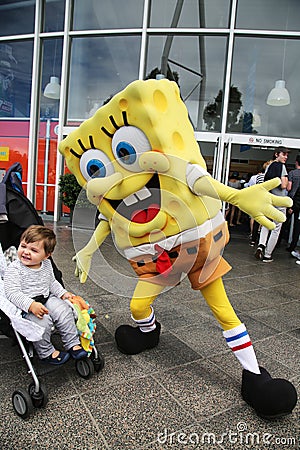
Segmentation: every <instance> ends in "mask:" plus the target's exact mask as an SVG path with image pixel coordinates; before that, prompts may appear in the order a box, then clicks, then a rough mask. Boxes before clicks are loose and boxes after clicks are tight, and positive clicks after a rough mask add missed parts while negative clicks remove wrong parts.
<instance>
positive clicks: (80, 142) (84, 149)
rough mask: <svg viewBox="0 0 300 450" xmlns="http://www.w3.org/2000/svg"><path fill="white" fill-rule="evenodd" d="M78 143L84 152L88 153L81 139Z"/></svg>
mask: <svg viewBox="0 0 300 450" xmlns="http://www.w3.org/2000/svg"><path fill="white" fill-rule="evenodd" d="M77 142H78V144H79V145H80V147H81V148H82V150H83V151H84V152H86V151H87V148H85V146H84V145H83V143H82V140H81V139H77Z"/></svg>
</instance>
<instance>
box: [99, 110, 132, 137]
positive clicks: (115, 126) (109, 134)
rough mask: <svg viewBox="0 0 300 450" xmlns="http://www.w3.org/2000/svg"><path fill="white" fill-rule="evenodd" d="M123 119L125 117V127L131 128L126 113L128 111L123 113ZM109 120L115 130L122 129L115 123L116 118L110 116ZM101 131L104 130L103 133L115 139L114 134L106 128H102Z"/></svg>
mask: <svg viewBox="0 0 300 450" xmlns="http://www.w3.org/2000/svg"><path fill="white" fill-rule="evenodd" d="M122 117H123V122H124V125H125V126H126V127H129V123H128V120H127V113H126V111H122ZM109 120H110V121H111V123H112V125H113V126H114V128H115V129H116V130H119V129H120V127H119V125H117V123H116V121H115V119H114V117H113V116H112V115H111V116H109ZM101 130H102V131H103V133H105V134H106V135H107V136H108V137H110V138H113V136H114V133H110V132H109V131H108V130H107V129H106V128H105V127H101Z"/></svg>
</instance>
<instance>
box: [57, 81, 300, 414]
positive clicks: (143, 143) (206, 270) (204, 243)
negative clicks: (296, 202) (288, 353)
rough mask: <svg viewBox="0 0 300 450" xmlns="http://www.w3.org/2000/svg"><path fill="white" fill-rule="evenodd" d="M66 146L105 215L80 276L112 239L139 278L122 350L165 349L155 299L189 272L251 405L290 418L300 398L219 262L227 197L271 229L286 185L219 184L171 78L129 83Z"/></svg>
mask: <svg viewBox="0 0 300 450" xmlns="http://www.w3.org/2000/svg"><path fill="white" fill-rule="evenodd" d="M59 149H60V152H61V153H62V154H63V155H64V157H65V159H66V163H67V166H68V168H69V169H70V171H71V172H72V173H73V174H74V175H75V176H76V178H77V180H78V182H79V183H80V185H81V186H83V187H84V188H85V189H86V191H87V197H88V199H89V201H90V202H91V203H93V204H94V205H96V206H97V207H98V209H99V211H100V213H101V214H100V218H101V220H100V223H99V225H98V226H97V228H96V230H95V232H94V234H93V237H92V238H91V239H90V241H89V242H88V244H87V245H86V246H85V247H84V248H83V249H82V250H80V251H79V252H78V253H77V254H76V256H75V257H74V259H75V260H76V264H77V265H76V272H75V273H76V275H77V276H79V278H80V281H81V282H82V283H84V282H85V281H86V279H87V276H88V273H89V270H90V265H91V259H92V255H93V253H94V252H95V251H96V250H97V249H98V247H99V246H100V245H101V244H102V242H103V241H104V239H105V238H106V236H107V235H108V234H109V233H112V234H113V237H114V241H115V245H116V246H117V247H118V249H119V251H120V252H122V253H123V255H124V256H125V257H126V258H127V259H128V261H129V262H130V264H131V265H132V267H133V269H134V270H135V272H136V274H137V275H138V277H139V278H138V282H137V285H136V288H135V291H134V294H133V297H132V299H131V303H130V310H131V315H132V319H133V320H134V322H135V326H129V325H121V326H120V327H119V328H118V329H117V330H116V333H115V339H116V343H117V347H118V349H119V350H120V351H121V352H123V353H125V354H137V353H140V352H142V351H144V350H146V349H150V348H153V347H155V346H157V345H158V342H159V336H160V324H159V323H158V322H157V321H156V319H155V314H154V309H153V306H152V304H153V301H154V300H155V298H156V297H157V296H158V295H159V294H160V292H161V291H162V290H163V289H164V288H165V287H166V286H175V285H176V284H177V283H178V282H179V281H180V279H181V277H182V274H183V273H184V274H187V276H188V278H189V280H190V282H191V286H192V288H193V289H196V290H199V291H200V292H201V294H202V295H203V297H204V298H205V300H206V302H207V303H208V305H209V307H210V308H211V311H212V313H213V315H214V316H215V317H216V319H217V320H218V322H219V323H220V325H221V326H222V328H223V330H224V331H223V335H224V337H225V339H226V341H227V344H228V345H229V347H230V348H231V349H232V351H233V352H234V354H235V356H236V357H237V358H238V360H239V361H240V363H241V364H242V367H243V377H242V396H243V398H244V400H245V401H246V402H247V403H248V404H249V405H251V406H252V407H253V408H254V409H255V410H256V412H257V414H259V415H261V416H263V417H267V418H274V417H280V416H282V415H285V414H288V413H290V412H291V411H292V409H293V408H294V406H295V404H296V401H297V394H296V391H295V388H294V386H293V385H292V384H291V383H290V382H288V381H287V380H284V379H273V378H272V377H271V376H270V374H269V373H268V372H267V371H266V370H265V369H264V368H261V367H259V365H258V363H257V360H256V356H255V353H254V349H253V347H252V344H251V340H250V337H249V335H248V332H247V330H246V327H245V325H244V324H242V323H241V322H240V320H239V319H238V317H237V316H236V314H235V312H234V310H233V308H232V306H231V304H230V302H229V300H228V298H227V295H226V292H225V289H224V286H223V282H222V276H223V275H224V274H226V273H227V272H228V271H229V270H230V269H231V267H230V266H229V264H228V263H227V262H226V261H225V260H224V258H223V257H222V251H223V248H224V246H225V245H226V243H227V242H228V239H229V235H228V230H227V224H226V222H225V220H224V217H223V215H222V213H221V201H224V202H228V203H231V204H233V205H236V206H237V207H238V208H240V209H241V210H243V211H245V212H246V213H247V214H249V215H250V216H251V217H253V218H254V219H255V220H256V221H258V222H259V223H261V224H262V225H265V226H267V227H269V228H270V229H271V228H272V227H273V226H274V223H273V222H272V219H274V220H277V221H284V220H285V217H284V215H283V214H282V213H281V212H280V211H278V210H277V209H276V208H274V206H286V207H288V206H290V205H291V201H290V199H288V198H286V197H276V196H274V195H272V194H271V193H269V190H271V189H273V188H274V187H275V186H277V185H278V184H279V182H280V180H279V179H273V180H269V181H267V182H265V183H262V184H258V185H255V186H251V187H249V188H247V189H243V190H236V189H232V188H230V187H228V186H225V185H223V184H222V183H220V182H218V181H217V180H215V179H213V178H212V177H211V176H210V175H209V173H208V172H207V170H206V165H205V161H204V159H203V157H202V155H201V152H200V149H199V146H198V143H197V141H196V140H195V137H194V130H193V128H192V125H191V123H190V121H189V118H188V113H187V109H186V107H185V105H184V103H183V102H182V100H181V98H180V93H179V89H178V86H177V85H176V83H174V82H170V81H168V80H166V79H163V80H148V81H135V82H133V83H131V84H130V85H129V86H127V87H126V89H124V90H123V91H122V92H120V93H118V94H116V95H115V96H114V97H113V98H112V99H111V100H110V101H109V102H108V103H107V104H106V105H104V106H102V107H101V108H100V109H99V110H98V111H97V112H96V113H95V114H94V116H93V117H92V118H90V119H88V120H86V121H85V122H83V123H82V124H81V126H80V127H79V128H78V129H77V130H75V131H73V132H72V133H70V135H69V136H68V137H67V138H65V139H64V140H63V141H62V142H61V144H60V147H59ZM270 219H271V220H270Z"/></svg>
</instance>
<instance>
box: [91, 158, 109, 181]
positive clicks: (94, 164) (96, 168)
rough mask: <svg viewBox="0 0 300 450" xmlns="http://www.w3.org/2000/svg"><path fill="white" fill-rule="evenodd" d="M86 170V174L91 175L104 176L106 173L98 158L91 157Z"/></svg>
mask: <svg viewBox="0 0 300 450" xmlns="http://www.w3.org/2000/svg"><path fill="white" fill-rule="evenodd" d="M86 170H87V173H88V175H89V176H90V177H91V178H93V177H101V178H103V177H105V175H106V168H105V165H104V164H103V162H102V161H99V160H98V159H91V160H90V161H89V162H88V163H87V166H86Z"/></svg>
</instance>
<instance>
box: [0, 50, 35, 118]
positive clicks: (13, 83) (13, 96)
mask: <svg viewBox="0 0 300 450" xmlns="http://www.w3.org/2000/svg"><path fill="white" fill-rule="evenodd" d="M32 52H33V44H32V41H22V42H18V41H11V42H7V43H5V44H4V43H2V44H1V43H0V117H29V115H30V111H29V109H30V95H31V70H32Z"/></svg>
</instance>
